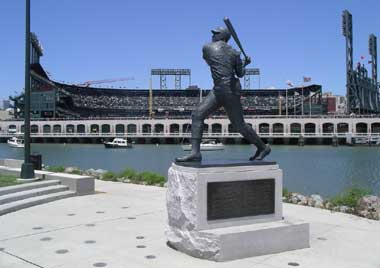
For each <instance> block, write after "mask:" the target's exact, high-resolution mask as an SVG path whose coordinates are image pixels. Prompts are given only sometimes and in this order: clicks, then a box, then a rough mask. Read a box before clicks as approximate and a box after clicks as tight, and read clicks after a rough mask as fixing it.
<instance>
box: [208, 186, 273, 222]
mask: <svg viewBox="0 0 380 268" xmlns="http://www.w3.org/2000/svg"><path fill="white" fill-rule="evenodd" d="M274 188H275V182H274V179H264V180H249V181H229V182H209V183H208V184H207V220H209V221H210V220H221V219H231V218H240V217H247V216H258V215H266V214H273V213H274V192H275V189H274Z"/></svg>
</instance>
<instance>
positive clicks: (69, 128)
mask: <svg viewBox="0 0 380 268" xmlns="http://www.w3.org/2000/svg"><path fill="white" fill-rule="evenodd" d="M74 132H75V127H74V125H67V126H66V133H74Z"/></svg>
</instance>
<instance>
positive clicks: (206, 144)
mask: <svg viewBox="0 0 380 268" xmlns="http://www.w3.org/2000/svg"><path fill="white" fill-rule="evenodd" d="M182 149H183V150H184V151H191V145H190V144H185V145H182ZM218 150H224V144H223V143H221V142H218V141H216V140H205V141H202V143H201V151H218Z"/></svg>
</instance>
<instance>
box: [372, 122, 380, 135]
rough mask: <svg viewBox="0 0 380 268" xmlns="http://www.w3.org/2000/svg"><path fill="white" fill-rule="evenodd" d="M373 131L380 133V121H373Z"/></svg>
mask: <svg viewBox="0 0 380 268" xmlns="http://www.w3.org/2000/svg"><path fill="white" fill-rule="evenodd" d="M371 132H372V133H376V134H380V123H372V124H371Z"/></svg>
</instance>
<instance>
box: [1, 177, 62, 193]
mask: <svg viewBox="0 0 380 268" xmlns="http://www.w3.org/2000/svg"><path fill="white" fill-rule="evenodd" d="M58 184H60V181H59V180H47V181H41V182H30V183H25V184H20V185H14V186H7V187H1V188H0V196H2V195H6V194H11V193H17V192H21V191H27V190H31V189H37V188H42V187H48V186H53V185H58Z"/></svg>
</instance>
